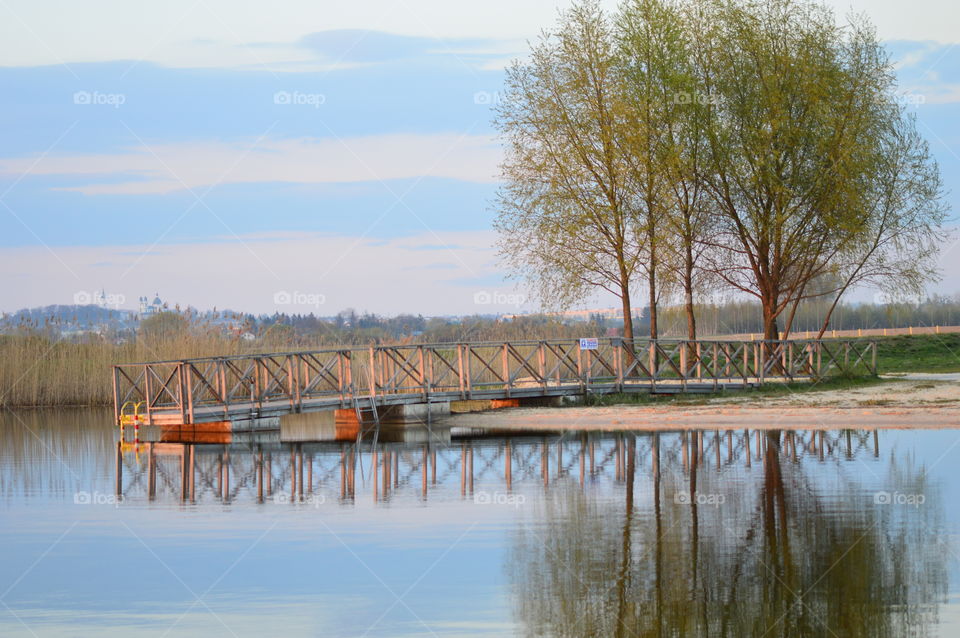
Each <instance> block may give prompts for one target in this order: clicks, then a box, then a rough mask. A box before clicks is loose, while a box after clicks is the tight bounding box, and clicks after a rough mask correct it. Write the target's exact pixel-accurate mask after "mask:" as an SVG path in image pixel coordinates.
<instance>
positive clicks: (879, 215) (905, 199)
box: [817, 104, 947, 338]
mask: <svg viewBox="0 0 960 638" xmlns="http://www.w3.org/2000/svg"><path fill="white" fill-rule="evenodd" d="M890 108H896V109H898V110H899V109H900V107H897V106H895V105H893V104H891V105H890ZM883 146H884V148H885V151H884V152H883V154H882V159H881V162H880V163H879V167H878V171H877V173H876V174H875V176H874V179H872V180H871V187H872V189H873V191H872V192H873V197H872V198H871V200H870V202H869V204H870V216H869V221H868V225H867V228H866V230H865V232H864V234H863V240H862V241H859V242H856V243H854V244H852V245H851V246H850V248H849V250H848V251H846V252H845V253H844V255H843V256H842V261H841V263H840V264H839V265H838V266H837V268H836V275H835V279H836V281H838V285H837V286H836V287H835V288H834V289H833V290H832V291H831V292H832V294H833V302H832V303H831V305H830V308H829V309H828V310H827V314H826V316H825V317H824V320H823V324H822V325H821V327H820V333H819V334H818V335H817V336H818V338H822V337H823V334H824V332H826V330H827V326H829V325H830V318H831V316H832V315H833V311H834V310H835V309H836V307H837V304H838V303H839V302H840V298H841V297H842V296H843V294H844V293H845V292H846V291H847V290H849V289H850V288H851V287H853V286H856V285H863V284H872V285H875V286H877V287H879V288H881V289H884V290H885V291H886V292H887V293H888V294H889V296H890V297H891V298H896V297H898V296H914V297H918V296H919V295H920V294H921V293H922V291H923V284H924V283H926V282H927V281H930V280H931V279H934V278H935V277H936V276H937V270H936V258H937V255H938V254H939V249H940V247H941V244H942V240H943V235H942V231H941V224H943V222H944V220H945V219H946V216H947V208H946V206H945V205H944V203H943V186H942V180H941V178H940V170H939V167H938V166H937V164H936V162H935V161H934V160H933V158H932V157H931V155H930V149H929V147H928V145H927V142H926V140H924V139H923V138H922V137H921V136H920V135H919V134H918V133H917V130H916V127H915V125H914V120H913V118H910V117H906V116H904V115H903V114H902V113H901V114H899V117H895V118H894V119H893V124H892V126H891V128H890V130H889V131H888V136H887V137H886V138H885V139H884V140H883Z"/></svg>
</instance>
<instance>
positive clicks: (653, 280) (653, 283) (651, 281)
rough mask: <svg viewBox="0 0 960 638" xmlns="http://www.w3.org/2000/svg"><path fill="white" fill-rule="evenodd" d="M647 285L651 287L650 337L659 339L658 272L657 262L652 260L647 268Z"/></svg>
mask: <svg viewBox="0 0 960 638" xmlns="http://www.w3.org/2000/svg"><path fill="white" fill-rule="evenodd" d="M647 286H648V287H649V288H650V338H651V339H657V338H658V336H659V331H658V330H657V273H656V262H655V261H654V260H651V261H650V266H649V268H648V269H647Z"/></svg>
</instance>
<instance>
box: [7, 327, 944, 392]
mask: <svg viewBox="0 0 960 638" xmlns="http://www.w3.org/2000/svg"><path fill="white" fill-rule="evenodd" d="M877 342H878V344H879V346H878V353H877V355H878V356H877V361H878V365H879V368H880V372H881V373H897V372H960V334H944V335H930V336H915V337H909V336H903V337H887V338H880V339H877ZM327 347H330V346H329V344H327ZM258 348H259V349H271V348H272V349H273V350H278V349H287V348H280V347H277V346H270V345H268V344H257V345H251V344H249V343H246V342H244V341H242V340H240V339H235V338H228V337H223V336H221V335H196V334H178V335H176V336H175V337H173V338H170V337H158V338H152V339H137V340H136V341H132V342H129V343H124V344H119V345H117V344H113V343H110V342H107V341H91V342H87V343H69V342H63V341H52V340H50V339H48V338H45V337H41V336H35V335H33V336H22V335H21V336H9V335H8V336H0V406H6V407H34V406H81V405H111V404H112V402H113V396H112V390H111V387H110V366H112V365H113V364H116V363H130V362H136V361H151V360H163V359H181V358H190V357H202V356H213V355H229V354H241V353H244V352H254V351H255V350H256V349H258ZM875 382H877V381H876V380H872V379H832V380H827V381H824V382H822V383H820V384H817V385H816V386H814V387H810V386H809V385H805V384H791V385H788V386H784V385H778V384H771V385H769V386H767V387H765V388H763V389H761V390H757V391H754V392H755V395H756V396H758V397H759V396H764V394H765V393H766V394H777V393H785V392H808V391H818V390H822V389H842V388H844V387H849V386H850V385H851V384H858V385H862V384H867V383H875ZM844 384H847V385H844ZM703 398H704V395H692V396H683V397H677V398H676V399H673V400H676V401H703ZM595 400H597V401H615V400H616V399H615V398H614V397H600V398H597V399H595ZM662 400H664V399H660V398H649V397H644V396H643V395H639V396H638V395H631V396H630V397H621V398H620V401H621V402H623V401H627V402H642V401H662Z"/></svg>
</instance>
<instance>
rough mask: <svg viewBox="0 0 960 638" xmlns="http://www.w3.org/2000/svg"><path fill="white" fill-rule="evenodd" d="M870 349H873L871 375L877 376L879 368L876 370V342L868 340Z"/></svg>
mask: <svg viewBox="0 0 960 638" xmlns="http://www.w3.org/2000/svg"><path fill="white" fill-rule="evenodd" d="M870 349H871V350H873V353H872V356H871V361H872V366H873V370H871V373H872V374H873V376H877V373H878V372H879V370H877V342H876V341H871V342H870Z"/></svg>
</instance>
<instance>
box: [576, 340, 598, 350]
mask: <svg viewBox="0 0 960 638" xmlns="http://www.w3.org/2000/svg"><path fill="white" fill-rule="evenodd" d="M599 347H600V340H599V339H597V338H591V339H581V340H580V349H581V350H596V349H597V348H599Z"/></svg>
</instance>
